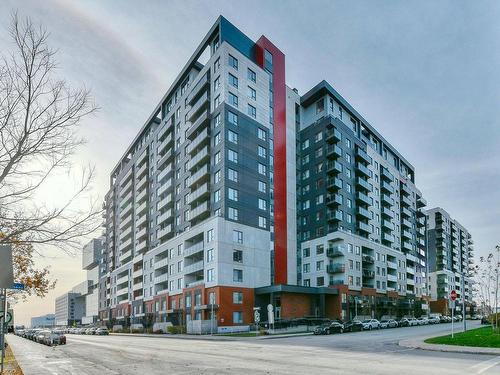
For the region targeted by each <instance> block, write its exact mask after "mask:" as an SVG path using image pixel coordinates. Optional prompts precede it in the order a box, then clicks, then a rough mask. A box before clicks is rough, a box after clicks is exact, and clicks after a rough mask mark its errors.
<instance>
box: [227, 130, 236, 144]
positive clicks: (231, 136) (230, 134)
mask: <svg viewBox="0 0 500 375" xmlns="http://www.w3.org/2000/svg"><path fill="white" fill-rule="evenodd" d="M227 138H228V140H229V142H232V143H235V144H238V134H237V133H235V132H233V131H231V130H228V132H227Z"/></svg>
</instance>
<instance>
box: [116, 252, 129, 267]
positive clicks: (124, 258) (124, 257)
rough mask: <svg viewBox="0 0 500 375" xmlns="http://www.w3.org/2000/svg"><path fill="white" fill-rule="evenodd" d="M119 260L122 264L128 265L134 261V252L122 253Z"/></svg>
mask: <svg viewBox="0 0 500 375" xmlns="http://www.w3.org/2000/svg"><path fill="white" fill-rule="evenodd" d="M118 259H119V260H120V263H122V264H125V263H128V261H129V260H131V259H132V250H127V251H125V252H122V253H121V254H120V256H119V258H118Z"/></svg>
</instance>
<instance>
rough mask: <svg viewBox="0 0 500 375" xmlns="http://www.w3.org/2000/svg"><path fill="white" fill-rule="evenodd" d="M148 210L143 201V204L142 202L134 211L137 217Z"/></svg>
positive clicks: (146, 203) (146, 202) (146, 204)
mask: <svg viewBox="0 0 500 375" xmlns="http://www.w3.org/2000/svg"><path fill="white" fill-rule="evenodd" d="M147 208H148V201H145V202H142V203H141V204H140V205H139V207H137V211H136V214H137V215H140V214H142V213H143V212H145V211H146V210H147Z"/></svg>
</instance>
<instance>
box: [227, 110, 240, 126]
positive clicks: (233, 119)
mask: <svg viewBox="0 0 500 375" xmlns="http://www.w3.org/2000/svg"><path fill="white" fill-rule="evenodd" d="M227 120H228V122H229V123H230V124H233V125H238V115H237V114H236V113H234V112H231V111H228V113H227Z"/></svg>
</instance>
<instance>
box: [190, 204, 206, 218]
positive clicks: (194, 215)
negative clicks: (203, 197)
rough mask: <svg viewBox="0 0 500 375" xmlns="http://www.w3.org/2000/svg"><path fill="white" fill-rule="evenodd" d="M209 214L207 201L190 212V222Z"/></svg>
mask: <svg viewBox="0 0 500 375" xmlns="http://www.w3.org/2000/svg"><path fill="white" fill-rule="evenodd" d="M207 213H208V214H209V213H210V206H209V204H208V202H207V201H205V202H203V203H202V204H200V205H199V206H196V207H195V208H193V209H192V210H191V212H190V220H194V219H199V218H200V216H201V215H204V214H207Z"/></svg>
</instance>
